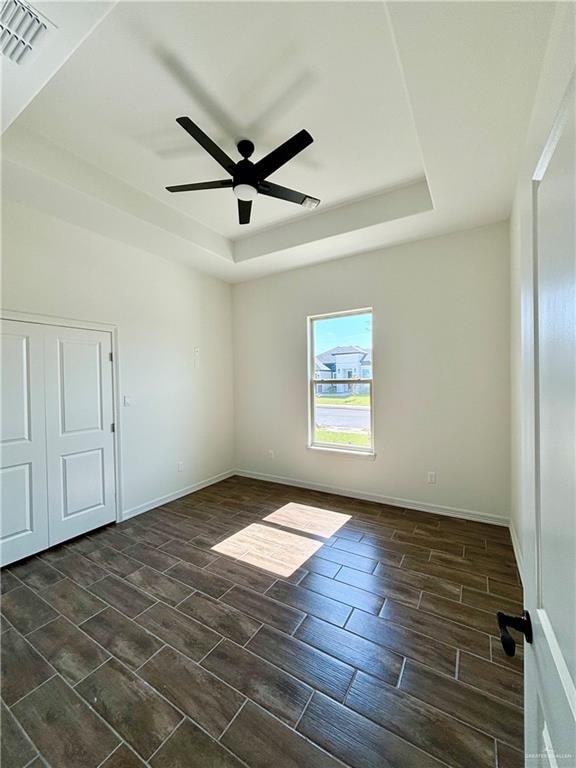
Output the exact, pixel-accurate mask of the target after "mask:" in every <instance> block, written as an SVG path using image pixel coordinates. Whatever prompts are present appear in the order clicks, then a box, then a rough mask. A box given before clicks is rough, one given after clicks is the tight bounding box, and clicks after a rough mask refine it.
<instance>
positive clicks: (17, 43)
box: [0, 0, 50, 64]
mask: <svg viewBox="0 0 576 768" xmlns="http://www.w3.org/2000/svg"><path fill="white" fill-rule="evenodd" d="M48 26H50V22H49V21H48V19H46V18H45V17H44V16H42V15H41V14H40V13H39V11H36V10H34V8H32V6H30V5H28V4H27V3H24V2H22V0H5V2H4V3H2V10H1V11H0V53H2V55H3V56H6V57H7V58H8V59H10V61H13V62H15V63H16V64H22V63H24V62H25V61H26V60H27V59H28V58H29V57H30V54H32V53H33V52H35V51H36V49H37V48H38V44H39V43H40V41H41V40H42V38H43V37H44V35H45V34H46V31H47V29H48Z"/></svg>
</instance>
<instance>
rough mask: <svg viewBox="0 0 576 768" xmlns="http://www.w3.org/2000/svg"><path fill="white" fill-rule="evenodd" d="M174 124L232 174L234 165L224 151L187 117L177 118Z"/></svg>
mask: <svg viewBox="0 0 576 768" xmlns="http://www.w3.org/2000/svg"><path fill="white" fill-rule="evenodd" d="M176 122H177V123H178V125H181V126H182V128H184V130H185V131H187V132H188V133H189V134H190V136H192V138H193V139H196V141H197V142H198V144H200V146H201V147H204V149H205V150H206V152H208V154H210V155H212V157H213V158H214V160H216V162H217V163H220V165H221V166H222V168H224V170H226V171H228V173H230V174H232V173H234V168H235V166H236V163H235V162H234V161H233V160H232V159H231V158H230V157H228V155H227V154H226V152H224V150H222V149H220V147H219V146H218V144H215V143H214V142H213V141H212V139H211V138H210V137H209V136H207V135H206V134H205V133H204V131H203V130H202V129H201V128H198V126H197V125H196V123H193V122H192V120H190V118H189V117H177V118H176Z"/></svg>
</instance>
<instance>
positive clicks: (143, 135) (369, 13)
mask: <svg viewBox="0 0 576 768" xmlns="http://www.w3.org/2000/svg"><path fill="white" fill-rule="evenodd" d="M180 115H189V116H190V117H191V118H192V119H193V120H194V121H195V122H197V123H198V125H199V126H200V127H202V128H203V130H205V131H206V132H207V133H208V134H209V135H211V136H212V137H213V138H214V139H215V140H216V141H217V143H219V144H221V146H222V147H223V148H224V149H225V151H226V152H228V153H229V154H230V155H231V156H232V157H234V158H237V159H240V156H239V155H238V153H237V151H236V148H235V144H236V142H237V141H238V140H239V139H240V138H242V137H243V136H245V137H247V138H250V139H252V140H253V141H254V143H255V144H256V153H255V155H254V158H253V159H254V160H256V159H258V157H260V156H263V155H264V154H266V153H267V152H269V151H270V150H271V149H273V148H274V147H275V146H276V145H278V144H280V143H281V142H282V141H284V140H285V139H287V138H289V137H290V136H291V135H293V134H294V133H296V132H297V131H299V130H301V129H302V128H306V129H307V130H308V131H309V132H310V133H311V134H312V136H313V137H314V139H315V142H314V144H313V145H312V146H311V147H309V148H307V149H306V150H305V151H304V152H303V153H302V154H301V155H300V156H299V157H297V158H295V159H294V161H293V162H291V163H290V164H288V165H286V166H285V167H284V168H282V169H281V170H279V171H278V172H277V173H276V174H274V179H273V180H274V181H275V182H276V183H278V184H283V185H285V186H288V187H292V188H295V189H298V190H301V191H303V192H305V193H307V194H310V195H313V196H315V197H319V198H321V199H322V202H323V204H324V205H325V206H330V205H333V204H336V203H340V202H342V201H344V200H350V199H353V198H356V197H358V196H360V195H367V194H372V193H374V192H376V191H378V190H380V189H382V188H385V187H389V186H394V185H396V184H398V183H401V182H403V181H405V180H411V179H414V178H416V177H417V176H420V175H422V164H421V159H420V152H419V148H418V142H417V139H416V133H415V130H414V127H413V123H412V119H411V116H410V105H409V103H408V99H407V98H406V95H405V92H404V88H403V86H402V81H401V77H400V70H399V66H398V62H397V60H396V57H395V50H394V46H393V44H392V40H391V35H390V29H389V26H388V22H387V17H386V11H385V8H384V6H383V5H382V4H380V3H378V4H376V3H362V2H357V3H334V4H331V6H330V10H329V12H327V10H326V6H325V5H324V4H323V3H269V4H267V3H261V2H257V3H225V4H222V3H194V2H181V3H169V4H166V3H161V2H143V3H140V2H129V3H125V4H119V5H118V6H117V7H116V9H115V10H114V11H113V12H112V13H111V14H110V15H109V16H108V18H107V19H105V21H104V22H102V24H100V26H99V27H98V29H97V30H96V31H95V32H94V34H92V36H91V37H90V38H89V39H88V40H87V41H86V42H85V43H84V45H82V46H81V47H80V48H79V49H78V51H76V53H75V54H74V55H73V56H72V57H71V59H70V60H69V61H68V63H67V64H66V66H64V67H63V68H62V69H61V70H60V72H58V74H57V75H56V76H55V77H54V78H53V79H52V80H51V82H50V83H49V84H48V85H47V86H46V88H44V90H43V91H42V93H40V94H39V95H38V97H37V98H36V99H35V100H34V102H33V103H32V104H31V105H30V106H29V108H28V109H27V110H26V112H25V114H24V115H23V116H22V118H21V124H22V125H24V126H26V127H27V128H29V129H31V130H33V131H35V132H36V133H38V134H40V135H42V136H43V137H45V138H47V139H49V140H50V141H52V142H54V143H55V144H58V145H59V146H61V147H64V148H66V149H68V150H70V151H72V152H74V153H75V154H76V155H78V156H79V157H81V158H82V159H84V160H87V161H88V162H90V163H93V164H94V165H96V166H98V167H99V168H101V169H103V170H106V171H107V172H109V173H111V174H113V175H114V176H116V177H117V178H119V179H122V180H123V181H125V182H126V183H128V184H130V185H131V186H133V187H135V188H136V189H138V190H140V191H142V192H145V193H146V194H148V195H151V196H152V197H155V198H157V199H158V200H159V201H161V202H162V203H164V204H166V205H170V206H173V207H174V208H176V209H177V210H180V211H181V212H182V213H185V214H186V215H189V216H192V217H194V218H195V219H197V220H198V221H200V222H202V223H203V224H205V225H206V226H208V227H210V228H211V229H213V230H215V231H216V232H218V233H220V234H222V235H225V236H226V237H237V236H238V235H240V234H241V233H242V230H243V229H244V230H246V227H241V226H240V225H239V224H238V213H237V206H236V199H235V198H234V196H233V193H232V191H231V190H216V191H215V190H210V191H207V192H193V193H185V194H170V193H168V192H166V191H165V189H164V187H165V186H166V185H168V184H180V183H187V182H191V181H192V182H194V181H205V180H212V179H219V178H226V173H225V172H224V171H223V170H222V168H221V167H220V166H219V165H218V164H217V163H216V162H215V161H214V160H213V159H212V158H211V157H210V156H209V155H208V154H207V153H206V152H205V151H204V150H203V149H202V148H201V147H199V146H198V145H197V144H196V142H194V140H193V139H192V138H191V137H190V136H188V135H187V134H186V133H185V132H184V131H183V129H182V128H180V126H179V125H178V124H177V123H176V122H175V118H176V117H178V116H180ZM305 214H306V212H305V210H303V209H302V208H301V207H300V206H297V205H294V204H289V203H286V202H283V201H277V200H273V199H271V198H265V197H261V198H259V199H258V201H257V203H255V204H254V206H253V216H252V223H251V225H250V233H253V232H254V231H256V230H257V229H259V228H261V227H263V226H270V225H272V224H275V223H277V222H280V221H286V220H287V219H291V218H295V217H299V216H300V217H301V216H302V215H305Z"/></svg>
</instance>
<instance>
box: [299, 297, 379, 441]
mask: <svg viewBox="0 0 576 768" xmlns="http://www.w3.org/2000/svg"><path fill="white" fill-rule="evenodd" d="M309 323H310V327H309V340H310V443H311V445H316V446H324V447H329V448H341V449H345V450H357V451H364V452H370V451H372V450H373V434H372V310H371V309H360V310H356V311H354V312H340V313H338V314H332V315H321V316H318V317H311V318H309Z"/></svg>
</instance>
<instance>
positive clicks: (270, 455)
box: [268, 448, 276, 461]
mask: <svg viewBox="0 0 576 768" xmlns="http://www.w3.org/2000/svg"><path fill="white" fill-rule="evenodd" d="M268 458H269V459H270V461H274V459H275V458H276V451H275V450H274V448H268Z"/></svg>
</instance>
